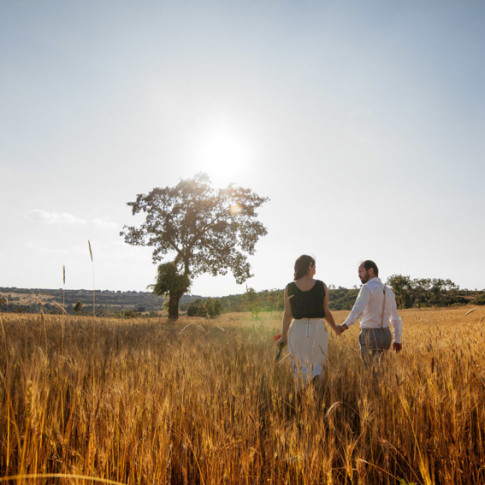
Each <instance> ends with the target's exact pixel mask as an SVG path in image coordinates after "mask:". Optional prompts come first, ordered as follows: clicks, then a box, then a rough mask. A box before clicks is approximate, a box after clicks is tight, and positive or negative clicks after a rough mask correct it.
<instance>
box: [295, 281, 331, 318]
mask: <svg viewBox="0 0 485 485" xmlns="http://www.w3.org/2000/svg"><path fill="white" fill-rule="evenodd" d="M286 288H287V291H288V298H289V299H290V305H291V313H292V314H293V318H323V317H324V316H325V310H324V309H323V299H324V297H325V287H324V286H323V281H320V280H316V281H315V284H314V285H313V288H311V289H310V290H308V291H301V290H300V289H299V288H298V286H296V284H295V282H294V281H292V282H291V283H288V286H287V287H286Z"/></svg>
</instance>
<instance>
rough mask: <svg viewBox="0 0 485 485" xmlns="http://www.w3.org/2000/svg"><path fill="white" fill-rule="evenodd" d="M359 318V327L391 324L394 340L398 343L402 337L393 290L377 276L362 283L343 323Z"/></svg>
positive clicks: (352, 322) (347, 323)
mask: <svg viewBox="0 0 485 485" xmlns="http://www.w3.org/2000/svg"><path fill="white" fill-rule="evenodd" d="M384 288H385V289H386V292H385V298H386V300H385V305H384V319H382V303H383V300H382V299H383V298H384V291H383V290H384ZM358 318H360V328H381V327H384V328H385V327H388V326H389V324H391V325H392V328H393V330H394V342H395V343H398V344H400V343H401V337H402V320H401V319H400V318H399V315H398V313H397V306H396V297H395V295H394V292H393V291H392V290H391V288H389V287H388V286H385V285H384V283H382V281H381V280H380V279H379V278H372V279H371V280H369V281H368V282H367V283H365V284H364V285H362V288H361V289H360V292H359V295H358V296H357V300H355V303H354V307H353V308H352V311H351V312H350V314H349V316H348V317H347V319H346V320H345V322H344V323H343V325H347V327H350V325H352V324H354V323H355V322H356V321H357V319H358Z"/></svg>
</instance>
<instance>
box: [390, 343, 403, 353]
mask: <svg viewBox="0 0 485 485" xmlns="http://www.w3.org/2000/svg"><path fill="white" fill-rule="evenodd" d="M392 350H394V352H396V354H397V353H398V352H401V350H402V344H398V343H397V342H394V343H393V344H392Z"/></svg>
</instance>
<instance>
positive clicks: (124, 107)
mask: <svg viewBox="0 0 485 485" xmlns="http://www.w3.org/2000/svg"><path fill="white" fill-rule="evenodd" d="M484 25H485V3H484V2H480V1H466V2H448V1H439V2H438V1H436V2H433V1H428V2H422V1H406V2H404V1H402V2H382V1H370V0H369V1H345V2H343V1H328V2H326V1H321V2H314V1H304V0H302V1H298V2H297V1H268V2H256V1H254V2H247V1H246V2H242V1H241V2H223V1H220V2H205V1H204V2H179V1H173V2H165V1H141V2H132V1H130V2H128V1H119V0H117V1H102V2H99V1H83V2H78V1H66V0H63V1H52V0H50V1H42V0H40V1H36V2H32V1H23V0H16V1H14V0H3V1H2V2H0V46H1V48H0V66H1V74H2V75H1V76H0V183H1V191H0V215H1V227H2V237H1V239H0V286H17V287H43V288H58V287H60V286H62V266H63V265H65V266H66V288H90V287H91V285H92V280H91V266H90V259H89V252H88V246H87V240H88V239H89V240H90V241H91V244H92V247H93V252H94V260H95V280H96V287H97V288H98V289H113V290H118V289H119V290H144V289H145V288H146V286H147V285H148V284H150V283H153V281H154V277H155V273H156V266H154V265H153V264H152V261H151V252H150V250H149V249H147V248H136V247H132V246H129V245H127V244H125V243H124V242H123V239H122V238H121V237H120V236H119V232H120V230H121V228H122V227H123V225H125V224H132V223H133V222H134V220H133V217H132V216H131V213H130V210H129V208H128V207H127V206H126V202H128V201H131V200H134V198H135V197H136V194H138V193H143V192H145V193H146V192H148V191H149V190H151V189H152V188H153V187H156V186H162V187H163V186H167V185H174V184H176V183H177V182H178V181H179V179H180V178H186V177H191V176H193V175H194V174H195V173H196V172H199V171H204V172H207V173H208V174H209V175H210V177H211V179H212V181H213V183H214V184H215V185H216V186H224V185H226V184H227V183H229V182H235V183H236V184H239V185H243V186H248V187H250V188H252V189H253V190H255V191H256V192H258V193H259V194H261V195H264V196H268V197H270V199H271V200H270V202H268V203H267V204H266V205H265V207H264V208H263V209H262V210H261V211H260V218H261V220H262V221H263V222H264V223H265V225H266V226H267V228H268V235H267V236H266V237H265V238H264V239H262V240H261V241H260V242H259V243H258V245H257V252H256V255H255V256H254V257H252V258H251V263H252V268H253V273H254V278H252V279H251V280H248V282H247V284H248V286H252V287H254V288H255V289H256V290H263V289H269V288H282V287H283V286H284V285H285V284H286V283H287V282H288V281H289V280H290V279H291V275H292V266H293V262H294V260H295V258H296V257H297V256H298V255H300V254H302V253H310V254H313V255H314V256H316V258H317V271H318V273H317V277H319V278H321V279H323V280H324V281H325V282H326V283H327V284H334V285H342V286H347V287H350V286H353V285H355V284H358V283H359V280H358V278H357V266H358V264H359V262H360V260H362V259H367V258H369V259H374V260H375V261H376V262H377V264H378V266H379V267H380V269H381V274H382V276H383V278H384V279H385V278H386V277H387V276H389V275H391V274H394V273H401V274H407V275H410V276H412V277H440V278H451V279H452V280H453V281H455V282H456V283H457V284H459V285H460V286H462V287H467V288H479V289H482V288H484V287H485V279H484V276H483V274H484V269H485V256H484V251H483V245H484V239H485V224H484V214H485V195H484V194H485V191H484V188H483V183H484V180H485V164H484V158H485V136H484V134H485V120H484V119H485V115H484V113H485V94H484V93H485V90H484V89H483V86H485V76H484V74H485V49H484V48H483V47H484V46H485V29H484V28H483V26H484ZM243 291H244V287H241V286H238V285H236V284H235V282H234V280H233V278H232V277H230V276H227V277H220V278H212V277H209V276H204V277H200V278H199V279H197V280H196V281H195V282H194V284H193V286H192V292H193V293H194V294H202V295H226V294H231V293H240V292H243Z"/></svg>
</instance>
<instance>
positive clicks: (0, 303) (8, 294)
mask: <svg viewBox="0 0 485 485" xmlns="http://www.w3.org/2000/svg"><path fill="white" fill-rule="evenodd" d="M33 295H36V296H38V297H39V298H40V299H41V301H42V303H43V310H44V312H45V313H61V312H62V311H61V310H60V309H59V306H62V304H63V302H64V309H65V310H66V312H67V313H69V314H92V313H93V292H92V290H64V291H63V290H62V289H58V290H52V289H44V288H13V287H7V288H1V287H0V310H1V311H2V312H17V313H38V312H39V310H40V304H39V303H38V302H37V301H36V300H35V298H34V297H33ZM197 298H198V297H197V296H192V295H186V296H184V297H182V302H183V303H187V302H190V301H192V300H194V299H197ZM163 303H164V299H163V297H160V296H157V295H154V294H153V293H151V292H147V291H109V290H96V292H95V308H96V314H98V315H114V314H120V315H121V316H123V315H126V316H132V315H133V314H139V313H146V312H148V313H150V312H157V311H160V310H162V307H163Z"/></svg>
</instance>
